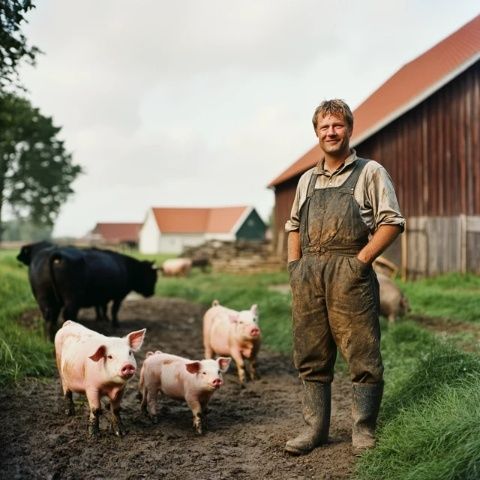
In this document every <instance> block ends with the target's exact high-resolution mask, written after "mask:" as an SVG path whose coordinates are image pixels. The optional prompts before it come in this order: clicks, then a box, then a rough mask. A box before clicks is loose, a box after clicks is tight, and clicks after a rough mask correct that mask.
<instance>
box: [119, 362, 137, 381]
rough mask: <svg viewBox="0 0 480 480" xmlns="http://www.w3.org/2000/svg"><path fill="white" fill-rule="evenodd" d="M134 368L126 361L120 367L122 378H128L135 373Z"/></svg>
mask: <svg viewBox="0 0 480 480" xmlns="http://www.w3.org/2000/svg"><path fill="white" fill-rule="evenodd" d="M135 371H136V368H135V366H134V365H132V364H131V363H127V364H125V365H124V366H123V367H122V370H121V375H122V377H123V378H130V377H133V376H134V375H135Z"/></svg>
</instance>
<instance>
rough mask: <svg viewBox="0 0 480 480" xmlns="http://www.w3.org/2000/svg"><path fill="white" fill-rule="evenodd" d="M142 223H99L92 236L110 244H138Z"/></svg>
mask: <svg viewBox="0 0 480 480" xmlns="http://www.w3.org/2000/svg"><path fill="white" fill-rule="evenodd" d="M141 227H142V224H141V223H97V224H96V225H95V228H94V229H93V230H92V232H91V234H93V235H100V236H101V237H102V239H103V240H105V241H106V242H108V243H121V242H137V241H138V234H139V233H140V228H141Z"/></svg>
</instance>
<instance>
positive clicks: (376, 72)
mask: <svg viewBox="0 0 480 480" xmlns="http://www.w3.org/2000/svg"><path fill="white" fill-rule="evenodd" d="M35 3H36V4H37V8H36V9H35V10H34V11H33V12H30V13H29V14H28V17H27V18H28V20H29V25H28V26H27V27H25V32H26V34H27V36H28V38H29V40H30V42H31V43H32V44H34V45H36V46H38V47H39V48H40V49H41V50H42V51H43V52H44V55H42V56H40V57H39V58H38V62H37V66H36V67H35V68H31V67H25V68H24V69H23V70H22V72H21V78H22V80H23V83H24V84H25V85H26V87H27V88H28V90H29V95H30V98H31V100H32V102H33V104H34V105H35V106H37V107H40V109H41V110H42V112H43V113H44V114H46V115H51V116H53V118H54V122H55V123H56V124H57V125H59V126H63V130H62V133H61V136H62V138H63V139H64V140H65V141H66V145H67V148H68V149H69V150H70V151H71V152H72V153H73V156H74V160H75V162H76V163H79V164H81V165H82V167H83V168H84V170H85V174H84V175H82V176H81V177H79V179H78V180H77V181H76V182H75V184H74V189H75V195H74V196H73V197H72V198H71V199H70V200H69V201H68V203H67V204H66V205H65V206H64V207H63V209H62V211H61V214H60V216H59V218H58V221H57V224H56V227H55V231H54V233H55V235H57V236H64V235H72V236H81V235H83V234H85V233H86V232H87V231H88V230H90V229H92V228H93V226H94V225H95V223H96V222H99V221H104V222H105V221H118V222H122V221H126V222H128V221H130V222H141V221H143V219H144V217H145V214H146V211H147V209H148V208H149V207H150V206H202V207H204V206H229V205H253V206H255V207H256V208H257V210H258V212H259V213H260V215H261V216H262V217H263V218H264V219H265V220H267V219H268V217H269V215H270V212H271V209H272V207H273V203H274V195H273V192H272V191H271V190H269V189H267V188H266V185H267V184H268V183H269V182H270V181H271V180H272V179H273V178H274V177H276V176H277V175H279V174H280V173H281V172H282V171H283V170H284V169H285V168H287V167H288V166H289V165H290V164H291V163H293V162H294V161H295V160H296V159H297V158H298V157H299V156H301V155H303V154H304V153H305V151H307V150H308V149H310V148H311V147H312V146H313V145H314V144H315V143H316V138H315V136H314V132H313V129H312V127H311V116H312V113H313V110H314V109H315V107H316V105H317V104H318V103H319V102H320V101H321V100H324V99H328V98H334V97H339V98H343V99H344V100H346V101H347V102H348V103H349V104H350V106H351V107H352V108H355V107H357V106H358V105H359V104H360V103H361V102H362V101H364V100H365V99H366V98H367V97H368V96H369V95H370V94H371V93H372V92H373V91H374V90H375V89H376V88H378V87H379V86H380V85H381V84H382V83H383V82H384V81H385V80H387V78H388V77H389V76H391V75H392V74H393V73H395V71H397V70H398V69H399V68H400V67H402V66H403V65H404V64H405V63H407V62H409V61H410V60H413V59H414V58H415V57H417V56H418V55H420V54H422V53H423V52H424V51H425V50H427V49H429V48H430V47H432V46H433V45H435V44H436V43H437V42H439V41H440V40H442V39H443V38H445V37H446V36H448V35H449V34H450V33H452V32H454V31H455V30H457V29H458V28H460V27H461V26H462V25H464V24H465V23H466V22H468V21H469V20H471V19H472V18H474V17H475V16H476V15H477V14H478V13H480V7H479V6H478V5H479V4H478V0H475V1H473V0H456V1H455V2H452V1H451V0H403V1H402V0H395V1H386V0H363V1H355V0H351V1H331V0H330V1H324V0H242V1H239V2H238V1H237V2H233V1H231V0H170V1H165V0H148V1H147V0H146V1H141V0H137V1H132V0H128V1H127V0H82V1H78V0H76V1H73V0H41V1H40V0H38V1H36V2H35ZM377 160H380V161H381V159H377Z"/></svg>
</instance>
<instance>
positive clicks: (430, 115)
mask: <svg viewBox="0 0 480 480" xmlns="http://www.w3.org/2000/svg"><path fill="white" fill-rule="evenodd" d="M479 60H480V15H479V16H477V17H475V18H474V19H473V20H472V21H470V22H469V23H467V24H466V25H464V26H463V27H462V28H460V29H459V30H457V31H456V32H454V33H453V34H452V35H450V36H448V37H447V38H445V39H444V40H442V41H441V42H440V43H438V44H437V45H435V46H434V47H433V48H431V49H430V50H428V51H426V52H425V53H423V54H422V55H420V56H419V57H417V58H416V59H414V60H413V61H411V62H410V63H408V64H406V65H405V66H403V67H402V68H401V69H400V70H398V71H397V72H396V73H395V74H394V75H393V76H392V77H390V78H389V79H388V80H387V81H386V82H385V83H384V84H383V85H381V86H380V88H378V89H377V90H376V91H375V92H374V93H373V94H372V95H371V96H370V97H368V98H367V99H366V100H365V101H364V102H363V103H362V104H361V105H360V106H359V107H358V108H357V109H356V110H355V111H354V112H353V113H354V118H355V123H354V132H353V136H352V141H351V144H352V146H353V147H354V148H355V149H356V150H357V153H358V154H359V155H360V156H362V157H366V158H373V159H374V160H376V161H378V162H380V163H382V164H383V165H384V166H385V168H386V169H387V170H388V172H389V173H390V175H391V176H392V179H393V181H394V183H395V186H396V191H397V195H398V199H399V202H400V207H401V209H402V213H403V214H404V216H405V217H406V219H407V230H406V233H405V234H404V235H402V237H401V240H398V241H397V242H396V243H395V244H394V245H393V246H392V247H390V249H389V250H388V252H387V257H389V258H390V259H391V260H393V261H394V262H396V263H397V264H398V265H400V266H401V267H402V270H403V273H404V275H407V276H409V277H410V278H415V277H418V276H429V275H435V274H439V273H444V272H452V271H456V272H467V271H469V272H475V273H480V62H479ZM314 107H315V106H312V112H313V109H314ZM305 128H308V125H306V127H305ZM320 157H321V152H320V148H319V147H318V145H316V146H314V147H313V148H312V149H310V150H309V151H308V152H307V153H306V154H305V155H303V156H302V157H300V158H299V159H298V160H297V161H296V162H295V163H293V164H292V165H291V166H290V167H289V168H288V169H287V170H285V171H284V172H282V173H281V174H280V175H279V176H278V177H277V178H275V179H274V180H273V181H272V182H271V183H270V184H269V187H271V188H273V189H274V190H275V226H276V230H275V232H274V240H275V241H276V242H277V244H285V235H284V234H283V226H284V225H285V222H286V220H287V219H288V217H289V214H290V208H291V205H292V202H293V198H294V195H295V188H296V185H297V182H298V179H299V178H300V175H301V174H302V173H303V172H305V171H306V170H307V169H309V168H311V167H313V166H314V165H315V164H316V163H317V162H318V161H319V159H320Z"/></svg>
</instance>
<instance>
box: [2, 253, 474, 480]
mask: <svg viewBox="0 0 480 480" xmlns="http://www.w3.org/2000/svg"><path fill="white" fill-rule="evenodd" d="M15 254H16V252H12V251H10V252H8V251H7V252H5V251H0V278H1V282H0V385H3V386H5V385H11V384H12V383H16V382H19V381H20V380H21V379H23V378H25V377H27V376H34V377H44V376H50V375H51V374H52V372H53V371H54V361H53V348H52V344H51V343H49V342H47V341H45V340H44V338H43V336H42V332H41V330H42V321H41V319H40V317H39V315H38V314H30V315H29V316H28V318H30V319H32V318H33V319H34V321H33V322H32V321H29V322H28V327H25V326H21V325H20V323H19V322H18V321H17V320H18V319H19V318H20V317H21V316H22V313H24V312H26V311H30V312H31V311H32V309H33V308H34V307H35V303H34V300H33V297H32V295H31V293H30V288H29V286H28V282H27V276H26V268H25V267H24V266H21V265H19V264H18V262H17V261H16V260H15ZM161 260H162V259H161V258H159V259H157V261H158V262H160V261H161ZM286 283H287V274H286V273H277V274H257V275H248V276H247V275H244V276H243V275H226V274H218V273H205V274H204V273H202V272H199V271H196V270H194V271H193V272H192V274H191V276H190V277H188V278H182V279H178V278H162V277H160V278H159V281H158V283H157V295H160V296H171V297H181V298H185V299H188V300H191V301H194V302H199V303H202V304H204V305H205V306H208V305H210V304H211V302H212V300H214V299H218V300H219V301H220V302H221V303H223V304H225V305H228V306H230V307H232V308H235V309H246V308H249V307H250V306H251V305H252V304H253V303H256V304H258V306H259V310H260V325H261V327H262V331H263V337H264V339H265V344H266V345H267V346H268V348H270V349H271V350H276V351H280V352H284V353H286V354H290V351H291V334H290V321H291V320H290V304H291V297H290V294H289V293H288V290H286V293H282V292H280V291H276V290H273V289H272V286H275V285H277V286H278V285H285V284H286ZM400 285H401V287H402V289H404V290H405V292H406V293H407V295H408V297H409V299H410V304H411V306H412V312H411V315H412V318H415V316H422V317H425V318H428V317H429V318H432V319H439V320H441V321H442V322H444V323H447V324H448V323H449V322H453V323H458V322H466V323H467V324H468V323H470V324H472V325H476V324H477V323H478V320H479V315H478V313H477V312H480V308H479V307H480V302H479V300H478V299H479V298H480V295H479V293H480V277H476V276H471V275H468V276H460V275H446V276H442V277H439V278H436V279H429V280H423V281H417V282H407V283H404V284H400ZM22 324H23V323H22ZM455 345H456V344H455V343H453V342H452V341H451V340H450V339H449V338H448V337H447V338H444V337H442V336H437V335H435V334H433V333H430V332H429V331H427V330H425V329H423V328H422V327H421V326H419V325H418V324H417V323H416V322H414V321H413V320H412V319H409V318H406V319H403V320H401V321H399V322H397V323H396V324H394V325H389V324H388V323H387V322H386V321H384V320H382V353H383V357H384V363H385V381H386V387H385V398H384V402H383V404H382V410H381V416H380V419H379V432H378V437H379V442H378V446H377V448H375V449H374V450H372V451H371V452H368V453H367V454H365V455H364V456H363V457H361V458H360V459H359V461H358V464H357V471H356V474H355V475H356V478H358V479H368V480H373V479H382V480H383V479H399V480H400V479H402V480H404V479H412V480H424V479H432V480H434V479H435V480H437V479H472V480H473V479H478V478H480V436H479V435H478V433H477V432H478V425H479V424H480V409H479V408H478V405H479V403H480V359H479V356H478V348H477V349H476V351H475V352H473V353H468V352H464V351H462V350H461V349H458V348H456V346H455Z"/></svg>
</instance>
